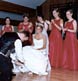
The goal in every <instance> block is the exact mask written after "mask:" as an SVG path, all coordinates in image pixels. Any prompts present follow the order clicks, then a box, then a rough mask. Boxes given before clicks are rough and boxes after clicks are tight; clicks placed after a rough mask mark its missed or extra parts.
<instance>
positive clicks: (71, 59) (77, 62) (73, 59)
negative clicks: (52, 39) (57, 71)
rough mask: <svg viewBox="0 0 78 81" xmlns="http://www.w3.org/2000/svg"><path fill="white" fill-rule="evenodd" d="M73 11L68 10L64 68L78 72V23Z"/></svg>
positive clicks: (65, 29)
mask: <svg viewBox="0 0 78 81" xmlns="http://www.w3.org/2000/svg"><path fill="white" fill-rule="evenodd" d="M72 16H73V11H72V10H68V11H67V12H66V17H67V19H68V21H67V22H66V23H65V28H64V31H66V37H65V40H64V54H63V68H65V69H69V70H78V51H77V50H78V44H77V39H76V30H77V22H76V20H75V19H74V18H73V17H72Z"/></svg>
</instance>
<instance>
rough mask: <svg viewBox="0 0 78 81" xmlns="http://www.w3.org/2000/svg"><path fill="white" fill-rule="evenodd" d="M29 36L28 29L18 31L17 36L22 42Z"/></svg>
mask: <svg viewBox="0 0 78 81" xmlns="http://www.w3.org/2000/svg"><path fill="white" fill-rule="evenodd" d="M29 36H30V34H29V32H28V31H21V32H19V37H20V39H21V41H22V42H24V41H27V40H28V38H29Z"/></svg>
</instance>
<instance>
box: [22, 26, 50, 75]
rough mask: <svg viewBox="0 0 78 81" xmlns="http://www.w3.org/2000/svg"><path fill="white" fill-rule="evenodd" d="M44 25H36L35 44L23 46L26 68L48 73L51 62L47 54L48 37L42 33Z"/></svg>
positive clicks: (42, 73) (43, 73)
mask: <svg viewBox="0 0 78 81" xmlns="http://www.w3.org/2000/svg"><path fill="white" fill-rule="evenodd" d="M42 31H43V27H42V26H39V25H38V26H36V33H35V34H34V35H33V45H32V46H25V47H24V48H23V57H24V61H25V63H24V64H25V66H26V68H27V69H28V70H29V71H30V72H31V73H35V74H39V75H47V74H48V71H50V63H49V60H48V54H47V49H46V48H47V39H46V36H44V35H43V34H42Z"/></svg>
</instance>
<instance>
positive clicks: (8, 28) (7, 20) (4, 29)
mask: <svg viewBox="0 0 78 81" xmlns="http://www.w3.org/2000/svg"><path fill="white" fill-rule="evenodd" d="M5 32H14V27H13V25H11V19H10V17H6V18H5V25H4V26H3V27H2V30H1V35H3V34H4V33H5Z"/></svg>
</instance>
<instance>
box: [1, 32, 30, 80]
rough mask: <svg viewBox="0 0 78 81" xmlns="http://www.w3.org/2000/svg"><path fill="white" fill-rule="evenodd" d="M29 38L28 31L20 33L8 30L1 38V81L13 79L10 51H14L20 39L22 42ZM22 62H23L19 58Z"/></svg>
mask: <svg viewBox="0 0 78 81" xmlns="http://www.w3.org/2000/svg"><path fill="white" fill-rule="evenodd" d="M28 38H29V33H28V32H27V31H22V32H20V33H16V32H7V33H5V34H4V35H3V36H2V37H1V38H0V81H11V79H12V69H13V65H12V63H11V58H10V53H14V52H15V51H16V50H15V48H16V47H18V46H17V45H18V41H19V42H20V43H21V44H22V43H23V42H24V41H27V40H28ZM18 60H19V61H20V62H23V61H22V60H21V59H20V58H18Z"/></svg>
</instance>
